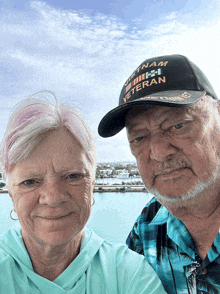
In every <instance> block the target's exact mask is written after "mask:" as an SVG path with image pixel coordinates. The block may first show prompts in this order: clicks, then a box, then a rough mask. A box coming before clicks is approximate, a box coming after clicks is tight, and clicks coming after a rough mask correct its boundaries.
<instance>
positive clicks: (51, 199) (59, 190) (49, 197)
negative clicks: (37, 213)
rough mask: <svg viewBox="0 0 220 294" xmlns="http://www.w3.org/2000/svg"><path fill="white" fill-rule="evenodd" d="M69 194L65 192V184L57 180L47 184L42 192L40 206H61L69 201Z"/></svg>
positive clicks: (42, 188)
mask: <svg viewBox="0 0 220 294" xmlns="http://www.w3.org/2000/svg"><path fill="white" fill-rule="evenodd" d="M68 199H69V196H68V192H67V191H66V190H65V188H64V185H63V183H61V182H59V181H55V180H51V181H48V182H45V184H44V185H42V187H41V191H40V198H39V203H40V204H47V205H49V206H54V207H55V206H59V205H60V204H61V203H62V202H66V201H68Z"/></svg>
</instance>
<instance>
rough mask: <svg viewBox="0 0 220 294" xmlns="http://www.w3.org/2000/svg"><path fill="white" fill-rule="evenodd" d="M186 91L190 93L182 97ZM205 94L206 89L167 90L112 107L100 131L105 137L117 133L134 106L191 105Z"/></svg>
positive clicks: (100, 125)
mask: <svg viewBox="0 0 220 294" xmlns="http://www.w3.org/2000/svg"><path fill="white" fill-rule="evenodd" d="M184 93H187V94H188V95H186V97H184V98H182V97H183V94H184ZM205 94H206V92H204V91H190V90H187V91H185V92H184V91H183V90H180V91H179V90H175V91H165V92H160V93H156V94H153V95H148V96H146V97H143V98H140V99H136V100H134V101H130V102H127V103H125V104H122V105H120V106H118V107H116V108H114V109H112V110H111V111H109V112H108V113H107V114H106V115H105V116H104V117H103V118H102V120H101V122H100V123H99V126H98V133H99V135H100V136H101V137H104V138H107V137H112V136H114V135H116V134H117V133H118V132H120V131H121V130H122V129H123V128H124V126H125V116H126V113H127V112H128V111H129V109H131V108H132V107H134V106H139V105H155V106H166V107H191V106H193V105H195V104H196V103H197V102H198V101H199V100H200V99H202V98H203V97H204V96H205ZM180 97H181V99H180Z"/></svg>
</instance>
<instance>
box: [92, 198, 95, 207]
mask: <svg viewBox="0 0 220 294" xmlns="http://www.w3.org/2000/svg"><path fill="white" fill-rule="evenodd" d="M94 204H95V198H92V206H93V205H94Z"/></svg>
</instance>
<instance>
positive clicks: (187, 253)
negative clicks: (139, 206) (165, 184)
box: [126, 198, 220, 294]
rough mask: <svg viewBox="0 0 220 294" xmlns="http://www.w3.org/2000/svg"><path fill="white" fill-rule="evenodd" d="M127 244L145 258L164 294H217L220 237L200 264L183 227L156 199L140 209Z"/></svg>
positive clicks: (188, 235) (219, 282) (219, 270)
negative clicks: (163, 289)
mask: <svg viewBox="0 0 220 294" xmlns="http://www.w3.org/2000/svg"><path fill="white" fill-rule="evenodd" d="M198 225H199V224H198ZM126 243H127V245H128V247H129V248H130V249H132V250H133V251H136V252H138V253H139V254H143V255H145V258H146V260H147V261H148V262H149V263H150V264H151V266H152V267H153V268H154V270H155V271H156V272H157V274H158V276H159V277H160V279H161V281H162V283H163V286H164V288H165V290H166V291H167V293H169V294H176V293H177V294H187V293H189V294H219V293H220V234H219V233H218V235H217V237H216V239H215V241H214V243H213V244H212V247H211V248H210V250H209V253H208V255H207V256H206V258H205V259H204V260H203V261H202V260H201V259H200V257H199V255H198V254H197V250H196V246H195V243H194V241H193V239H192V238H191V236H190V234H189V232H188V230H187V228H186V227H185V225H184V224H183V223H182V222H181V221H180V220H178V219H177V218H175V217H174V216H173V215H172V214H170V213H169V212H168V210H167V209H166V208H165V207H164V206H161V204H160V203H159V202H158V201H157V200H156V199H155V198H153V199H152V200H151V201H150V202H149V203H148V204H147V205H146V206H145V208H144V209H143V211H142V213H141V215H140V216H139V217H138V219H137V221H136V223H135V224H134V226H133V228H132V230H131V232H130V234H129V236H128V238H127V241H126Z"/></svg>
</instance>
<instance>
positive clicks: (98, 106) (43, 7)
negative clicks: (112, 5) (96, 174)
mask: <svg viewBox="0 0 220 294" xmlns="http://www.w3.org/2000/svg"><path fill="white" fill-rule="evenodd" d="M152 5H153V4H152ZM0 17H1V19H2V27H3V30H2V40H3V42H2V62H1V69H2V70H1V71H2V73H3V74H2V76H1V84H2V91H1V93H2V96H1V97H0V98H1V100H2V101H7V103H9V102H8V101H10V105H14V103H15V102H17V101H19V100H20V99H23V98H25V97H27V96H28V95H31V94H33V93H34V92H38V91H40V90H44V89H48V90H51V91H53V92H55V94H56V95H57V97H58V99H60V100H64V101H66V100H70V101H73V103H74V104H75V105H76V106H77V107H80V108H81V109H82V112H83V114H84V115H85V117H86V119H87V121H88V122H89V124H90V125H91V128H92V130H93V131H94V132H95V135H96V141H97V150H98V157H99V158H100V160H102V159H103V158H106V160H111V161H112V160H118V159H122V158H123V157H124V158H125V157H126V159H125V160H127V158H128V157H130V158H133V157H132V156H131V155H130V151H129V149H128V144H127V142H126V137H123V136H122V137H120V136H119V137H117V136H116V137H114V138H112V139H108V140H107V139H102V138H100V137H98V134H97V126H98V123H99V120H100V119H101V118H102V116H103V115H104V114H105V113H106V112H107V111H108V110H110V109H111V108H113V107H116V106H117V102H118V97H119V93H120V90H121V87H122V85H123V83H124V81H125V80H126V79H127V78H128V77H129V76H130V74H131V73H132V72H133V71H134V70H135V68H136V67H137V66H138V65H139V64H140V63H141V62H143V61H144V60H145V59H146V58H148V57H152V56H157V55H165V54H173V53H179V54H183V55H186V56H188V57H189V58H190V59H191V60H192V61H194V62H195V63H196V64H198V65H199V66H200V67H201V68H202V69H203V70H204V72H205V73H206V75H207V76H208V77H209V78H210V80H211V82H212V84H213V85H214V86H215V88H216V91H217V92H218V93H219V95H220V84H219V82H218V70H219V66H220V64H219V61H218V60H219V58H218V48H219V47H220V40H219V38H218V36H219V33H220V21H219V10H218V11H217V10H216V11H215V16H213V18H209V20H208V21H206V22H205V23H204V22H202V21H201V20H200V21H198V22H197V20H195V19H193V17H192V15H191V18H190V14H189V13H187V14H185V15H184V14H181V13H180V12H172V13H171V14H168V15H166V16H164V18H163V19H161V20H160V21H159V20H158V21H157V22H155V21H154V23H149V24H148V26H145V28H144V29H140V27H139V28H138V29H137V28H136V27H131V26H128V25H125V24H123V23H122V22H121V21H120V20H119V19H118V18H116V17H114V16H111V17H109V16H107V15H103V14H100V13H99V14H95V15H92V14H88V13H85V12H82V11H74V10H62V9H57V8H55V7H52V6H50V5H48V4H47V3H45V2H40V1H33V2H31V4H30V8H29V9H27V11H18V10H17V11H16V10H14V11H13V10H4V11H3V10H2V11H1V12H0ZM7 103H3V104H2V105H5V104H7ZM10 107H11V106H10ZM5 109H6V108H5V107H1V111H2V112H4V111H5ZM7 115H8V112H7ZM7 115H5V114H4V123H3V124H4V125H3V126H2V129H1V134H2V130H3V128H4V127H5V124H6V121H7V119H6V117H7ZM1 117H2V116H1ZM120 138H122V139H120ZM107 142H108V144H107Z"/></svg>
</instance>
